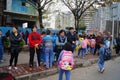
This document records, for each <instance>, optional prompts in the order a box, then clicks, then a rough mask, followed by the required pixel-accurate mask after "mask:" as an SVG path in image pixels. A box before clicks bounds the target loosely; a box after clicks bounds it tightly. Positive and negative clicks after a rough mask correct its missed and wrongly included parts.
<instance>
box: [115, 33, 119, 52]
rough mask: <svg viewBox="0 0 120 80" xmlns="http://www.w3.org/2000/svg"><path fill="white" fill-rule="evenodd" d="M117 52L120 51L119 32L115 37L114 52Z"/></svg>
mask: <svg viewBox="0 0 120 80" xmlns="http://www.w3.org/2000/svg"><path fill="white" fill-rule="evenodd" d="M119 52H120V33H119V35H118V37H117V38H116V54H119Z"/></svg>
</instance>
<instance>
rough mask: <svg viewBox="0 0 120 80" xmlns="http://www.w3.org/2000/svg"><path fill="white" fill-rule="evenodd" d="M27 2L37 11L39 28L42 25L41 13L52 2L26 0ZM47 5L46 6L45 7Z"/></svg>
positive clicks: (48, 0) (47, 0)
mask: <svg viewBox="0 0 120 80" xmlns="http://www.w3.org/2000/svg"><path fill="white" fill-rule="evenodd" d="M26 1H27V3H29V4H30V5H32V6H33V7H34V8H35V9H36V10H37V11H38V14H39V15H38V19H39V23H40V28H41V29H42V28H44V27H43V21H42V20H43V14H44V13H45V12H46V11H47V10H48V8H49V6H50V5H51V4H52V0H26ZM46 6H47V8H46Z"/></svg>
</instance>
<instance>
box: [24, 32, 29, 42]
mask: <svg viewBox="0 0 120 80" xmlns="http://www.w3.org/2000/svg"><path fill="white" fill-rule="evenodd" d="M28 36H29V31H28V30H26V31H25V42H26V44H27V40H28Z"/></svg>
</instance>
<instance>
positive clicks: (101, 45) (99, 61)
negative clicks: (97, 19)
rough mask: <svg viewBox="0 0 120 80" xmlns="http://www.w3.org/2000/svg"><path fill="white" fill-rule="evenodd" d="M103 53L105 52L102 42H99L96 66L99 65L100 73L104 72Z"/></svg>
mask: <svg viewBox="0 0 120 80" xmlns="http://www.w3.org/2000/svg"><path fill="white" fill-rule="evenodd" d="M104 53H105V46H104V42H100V50H99V60H98V66H99V71H100V72H101V73H103V72H104Z"/></svg>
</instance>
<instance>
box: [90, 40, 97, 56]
mask: <svg viewBox="0 0 120 80" xmlns="http://www.w3.org/2000/svg"><path fill="white" fill-rule="evenodd" d="M95 45H96V40H95V39H94V38H92V39H91V41H90V52H91V53H92V54H94V50H95Z"/></svg>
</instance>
